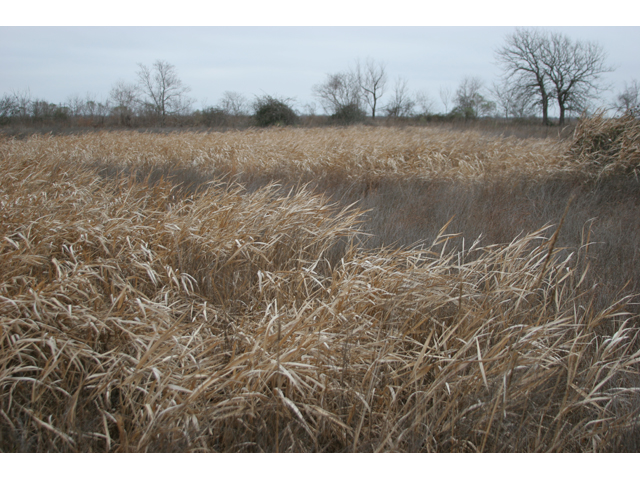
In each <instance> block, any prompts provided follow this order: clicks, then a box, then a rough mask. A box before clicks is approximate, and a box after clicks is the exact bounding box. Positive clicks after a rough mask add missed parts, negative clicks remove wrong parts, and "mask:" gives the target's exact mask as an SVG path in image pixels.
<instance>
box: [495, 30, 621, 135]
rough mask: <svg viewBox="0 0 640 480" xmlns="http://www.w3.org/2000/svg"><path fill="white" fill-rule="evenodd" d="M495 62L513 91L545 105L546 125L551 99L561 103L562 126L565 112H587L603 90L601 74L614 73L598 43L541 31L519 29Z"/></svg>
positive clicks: (498, 52)
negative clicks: (588, 106)
mask: <svg viewBox="0 0 640 480" xmlns="http://www.w3.org/2000/svg"><path fill="white" fill-rule="evenodd" d="M496 59H497V60H498V62H499V63H500V64H501V65H502V68H503V78H504V79H505V80H506V81H508V82H509V83H510V84H511V88H513V89H515V90H516V91H517V92H518V95H519V96H520V97H521V98H522V97H530V98H532V99H535V103H536V104H538V105H540V106H542V122H543V123H544V124H548V123H549V119H548V110H549V100H550V99H555V100H556V101H557V103H558V108H559V110H560V115H559V117H560V118H559V123H560V124H561V125H562V124H563V123H564V119H565V112H566V111H567V110H579V109H584V108H585V107H586V105H587V102H588V100H589V99H591V98H593V97H594V95H595V94H596V93H597V92H599V91H600V90H601V88H602V87H601V84H600V77H601V75H602V74H603V73H606V72H610V71H612V68H611V67H608V66H607V65H605V59H606V55H605V53H604V51H603V49H602V47H600V46H599V45H598V44H596V43H593V42H581V41H577V42H573V41H572V40H571V39H569V38H568V37H567V36H565V35H561V34H558V33H550V32H545V31H539V30H527V29H516V32H515V33H513V34H510V35H508V36H507V37H506V45H505V46H504V47H502V48H500V49H498V50H497V51H496Z"/></svg>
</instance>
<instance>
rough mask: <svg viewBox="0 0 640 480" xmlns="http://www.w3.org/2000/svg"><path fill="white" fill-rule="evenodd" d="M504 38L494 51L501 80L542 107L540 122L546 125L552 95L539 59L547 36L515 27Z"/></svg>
mask: <svg viewBox="0 0 640 480" xmlns="http://www.w3.org/2000/svg"><path fill="white" fill-rule="evenodd" d="M505 40H506V41H505V43H506V45H505V46H504V47H502V48H500V49H498V50H497V51H496V59H497V61H498V62H499V63H500V64H501V65H502V69H503V78H504V80H506V81H507V82H509V84H510V85H511V86H512V88H513V89H514V91H517V92H518V95H519V96H521V97H527V98H531V99H535V102H536V103H537V104H539V105H540V106H541V108H542V123H543V124H544V125H548V124H549V99H550V98H551V97H552V95H551V92H550V90H549V89H550V86H549V79H548V77H547V75H546V71H545V64H544V63H543V62H542V55H543V52H544V44H545V42H546V36H545V35H544V34H542V33H541V32H539V31H538V30H527V29H520V28H518V29H516V31H515V33H512V34H509V35H507V37H506V39H505Z"/></svg>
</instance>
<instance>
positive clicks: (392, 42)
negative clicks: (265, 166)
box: [0, 0, 640, 111]
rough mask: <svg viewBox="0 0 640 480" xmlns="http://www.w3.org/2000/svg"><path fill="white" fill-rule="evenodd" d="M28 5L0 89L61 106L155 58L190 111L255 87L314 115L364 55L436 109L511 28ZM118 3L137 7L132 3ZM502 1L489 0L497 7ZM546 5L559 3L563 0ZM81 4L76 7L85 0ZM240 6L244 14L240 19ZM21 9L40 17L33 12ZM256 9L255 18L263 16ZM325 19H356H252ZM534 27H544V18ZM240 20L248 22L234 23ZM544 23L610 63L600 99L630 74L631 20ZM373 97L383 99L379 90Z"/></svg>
mask: <svg viewBox="0 0 640 480" xmlns="http://www.w3.org/2000/svg"><path fill="white" fill-rule="evenodd" d="M545 1H546V0H545ZM617 1H618V0H614V1H613V3H614V4H615V3H616V2H617ZM37 3H38V2H30V3H29V4H28V6H25V7H17V8H18V10H20V9H21V10H20V11H18V12H12V14H11V15H9V17H8V18H10V19H12V20H15V21H13V22H11V23H9V22H7V23H6V24H5V26H0V59H1V60H2V69H1V70H0V94H4V93H10V92H11V91H14V90H24V89H26V88H29V89H30V92H31V95H32V97H38V98H43V99H46V100H48V101H50V102H54V103H63V102H65V101H66V100H67V98H68V97H69V96H71V95H74V94H79V95H82V96H84V95H85V94H86V93H91V94H93V95H95V96H96V97H97V99H106V98H107V96H108V93H109V90H110V89H111V87H112V86H113V84H114V83H115V82H117V81H118V80H124V81H127V82H133V81H134V80H135V78H136V76H135V73H136V71H137V69H138V66H137V64H138V63H140V62H141V63H144V64H146V65H151V64H152V63H153V62H154V61H155V60H156V59H161V60H166V61H168V62H169V63H171V64H173V65H175V66H176V69H177V72H178V75H179V77H180V78H181V79H182V81H183V82H184V83H185V84H186V85H188V86H189V87H190V88H191V92H190V93H189V95H190V96H191V97H192V98H194V99H195V100H196V102H197V103H196V107H197V108H199V107H201V106H203V105H215V104H216V103H217V102H218V101H219V99H220V97H221V96H222V94H223V92H224V91H226V90H228V91H235V92H239V93H242V94H244V95H245V96H246V97H247V98H249V99H253V98H254V95H260V94H262V93H268V94H271V95H280V96H286V97H295V98H296V100H297V106H298V108H300V109H302V107H303V106H304V104H306V103H310V102H315V103H316V104H317V105H318V110H319V111H320V110H321V109H320V106H319V102H318V101H317V99H314V98H313V96H312V93H311V89H312V86H313V85H314V84H318V83H320V82H322V81H323V80H324V79H325V77H326V74H327V73H335V72H338V71H341V70H345V69H347V68H349V67H350V66H351V65H353V63H354V61H355V60H356V59H357V58H360V59H365V58H366V57H371V58H373V59H375V60H379V61H383V62H385V63H386V66H387V73H388V75H389V77H390V82H389V83H390V85H389V87H391V86H392V84H393V81H394V80H395V79H396V78H397V77H398V76H402V77H405V78H406V79H407V80H408V86H409V88H410V89H411V90H412V91H415V90H423V91H426V92H427V93H428V94H429V95H430V97H431V98H432V99H433V100H434V102H435V105H436V108H437V109H441V108H442V104H441V102H440V98H439V89H440V87H441V86H448V87H450V88H451V90H452V91H455V89H456V87H457V85H458V83H459V82H460V81H461V80H462V78H463V77H464V76H465V75H472V76H478V77H480V78H481V79H482V80H484V82H485V84H486V85H487V86H490V85H491V83H492V82H493V81H495V80H497V78H498V75H499V71H500V70H499V68H498V67H497V66H496V65H495V60H494V51H495V49H496V48H498V47H500V46H501V45H502V44H503V43H504V37H505V35H506V34H508V33H510V32H513V31H514V30H515V27H514V26H462V27H452V26H386V27H378V26H376V27H374V26H363V25H402V23H407V24H414V23H418V24H420V23H424V24H429V23H432V22H431V20H433V18H434V16H432V15H431V13H432V11H431V10H429V9H425V7H421V8H417V9H413V10H411V9H409V7H410V6H411V5H417V4H418V3H416V4H413V3H412V2H407V1H404V0H399V1H398V2H393V4H394V5H397V6H398V7H399V8H397V10H399V11H400V12H397V11H396V12H395V13H393V14H388V15H387V14H386V12H385V11H384V10H381V9H382V8H389V5H390V3H389V2H376V1H375V0H372V1H371V2H369V3H367V5H368V6H370V7H373V9H375V8H377V11H378V14H376V15H377V17H376V16H375V15H374V16H373V17H372V18H371V19H369V20H370V21H367V19H366V18H364V21H362V22H361V21H355V20H358V19H361V16H358V15H359V14H358V13H357V12H358V10H357V9H356V10H353V12H352V11H351V10H350V8H351V6H352V4H354V2H348V1H345V2H334V1H333V0H330V1H328V2H325V3H324V5H325V6H326V8H325V11H323V12H313V11H309V10H304V7H302V10H301V11H300V12H297V11H296V12H297V13H295V14H294V15H289V16H284V17H282V18H280V17H279V16H278V15H277V11H276V12H275V13H274V11H268V10H267V9H266V7H263V5H265V4H269V5H271V6H272V7H273V8H274V9H275V8H276V7H274V6H273V5H274V4H273V2H266V1H265V2H261V3H255V4H254V3H252V2H245V3H243V4H242V6H239V7H234V9H233V11H232V12H231V13H233V14H235V15H236V16H234V15H233V14H230V15H227V16H223V17H222V18H223V19H224V20H225V21H224V22H222V21H220V23H222V24H223V25H222V26H178V27H158V26H133V27H132V26H120V27H114V26H91V27H88V26H57V25H101V24H103V25H126V24H136V23H137V24H139V25H185V24H189V19H191V21H192V22H202V23H206V22H207V20H209V21H211V22H212V23H213V22H215V20H216V19H217V18H218V19H219V17H217V16H216V14H215V11H208V10H207V9H206V8H205V9H202V10H197V6H196V4H195V3H194V2H192V1H191V0H186V1H185V2H180V4H181V5H184V8H183V11H182V12H181V13H176V14H175V15H174V14H173V13H172V12H169V11H165V13H163V15H159V16H157V17H153V16H151V17H149V16H145V13H144V11H141V12H138V10H137V9H136V8H132V9H130V15H126V16H125V15H119V13H118V12H121V11H123V10H118V7H120V6H121V5H120V4H123V2H120V0H117V1H116V2H110V5H114V7H113V9H110V11H109V12H108V13H107V12H96V11H95V10H94V11H92V12H87V13H86V14H81V15H79V16H71V17H69V18H66V16H65V14H64V12H65V11H68V10H65V9H64V8H63V9H62V10H60V9H57V10H47V8H49V7H48V5H50V4H55V5H57V6H60V4H59V3H57V2H50V3H43V4H42V5H44V7H43V8H44V10H38V8H39V6H38V5H37ZM63 3H64V4H75V3H78V2H63ZM424 3H425V2H420V3H419V5H422V4H424ZM479 3H481V2H476V3H474V4H472V5H476V4H479ZM608 3H610V2H608ZM126 4H127V5H138V2H126ZM282 4H286V5H297V7H292V8H298V9H299V10H300V9H301V7H300V5H302V3H301V2H297V3H294V2H275V5H282ZM341 4H342V5H343V7H344V6H348V8H346V7H345V8H343V10H344V11H345V15H344V16H343V17H341V18H340V19H337V18H335V17H336V15H335V14H334V13H333V12H336V11H341V10H340V8H341V7H340V6H341ZM355 4H357V2H356V3H355ZM355 4H354V5H355ZM482 4H483V5H484V6H485V8H487V7H491V6H492V5H494V3H491V2H489V3H488V4H487V3H486V2H483V3H482ZM500 4H501V2H495V5H496V6H498V7H499V6H500ZM550 4H552V5H556V6H557V5H560V4H562V2H550ZM80 5H86V2H85V3H81V4H80ZM155 5H156V6H157V7H158V10H162V8H163V7H164V5H175V2H173V3H171V4H169V3H168V2H167V3H166V4H164V3H163V2H161V1H158V2H156V3H155ZM256 5H257V7H256ZM286 5H285V6H286ZM360 5H361V6H362V5H363V4H362V3H360ZM456 5H457V7H455V8H458V7H459V9H461V10H464V11H465V14H464V15H461V16H457V14H456V11H455V8H454V7H449V11H448V12H439V11H438V12H436V14H437V15H439V14H440V13H442V15H441V16H439V17H438V16H437V15H436V17H437V18H438V19H439V20H443V21H441V22H440V21H438V22H433V23H434V24H435V25H438V24H441V25H448V24H452V22H451V21H448V19H458V20H461V21H460V23H459V24H467V25H474V24H476V25H483V23H484V22H485V21H486V20H487V17H486V15H487V12H486V11H485V12H484V17H483V16H482V15H479V16H477V17H476V19H477V22H474V21H473V18H474V17H473V13H474V10H473V8H470V9H465V8H464V6H465V2H462V3H461V4H459V3H458V4H456ZM190 6H192V7H193V8H191V9H190V8H189V7H190ZM543 6H544V2H543ZM73 7H74V5H70V6H69V8H73ZM254 7H255V8H254ZM400 7H405V8H400ZM612 7H613V8H611V9H610V10H614V11H615V5H612ZM11 8H14V9H15V8H16V7H11ZM85 8H86V7H85ZM94 8H95V7H94ZM123 8H124V7H123ZM243 8H244V9H245V10H246V11H250V12H251V13H250V14H249V13H247V14H246V15H245V14H243V11H244V10H243ZM332 8H335V9H337V10H332ZM452 8H453V10H452ZM511 8H513V7H511ZM549 8H551V7H549ZM633 9H635V11H633ZM633 9H632V11H630V12H629V15H628V16H624V18H622V19H620V18H618V19H617V20H615V17H614V18H613V20H614V21H620V20H622V22H621V23H626V24H630V25H633V24H634V23H635V24H636V25H640V17H638V15H637V11H638V8H637V7H633ZM30 10H31V11H35V10H37V11H38V12H39V13H38V14H37V15H36V16H33V15H32V14H31V13H29V11H30ZM359 11H362V10H359ZM354 12H355V13H354ZM380 12H382V13H380ZM261 13H263V14H264V15H263V16H262V17H261V16H260V14H261ZM350 13H351V15H353V16H352V17H350V16H349V14H350ZM447 13H448V14H449V15H450V16H449V17H448V16H447V15H446V14H447ZM48 15H49V16H48ZM198 15H200V16H201V17H202V18H199V17H198ZM518 15H519V16H518ZM592 15H593V18H589V17H588V16H587V17H582V21H584V24H594V25H599V24H600V25H611V20H612V18H610V16H609V17H608V16H607V14H605V15H603V16H602V15H600V14H597V13H596V14H592ZM331 18H334V20H338V21H334V22H333V24H334V25H336V24H338V25H339V24H341V23H346V24H351V25H360V26H332V27H326V26H302V27H301V26H277V27H276V26H260V25H273V24H280V25H314V24H315V25H318V24H320V25H322V24H325V25H331V24H332V22H329V21H328V20H330V19H331ZM518 18H520V19H521V20H520V21H518V20H517V19H518ZM568 18H571V19H572V20H574V21H572V22H568V21H567V22H564V23H566V24H574V25H575V24H580V21H581V18H574V17H568ZM350 19H351V21H350ZM403 19H404V22H403V21H402V20H403ZM491 19H492V20H495V19H494V18H493V17H491ZM537 19H538V17H536V16H535V14H532V15H526V14H522V13H519V14H516V15H515V16H511V17H508V16H507V17H505V18H501V19H500V21H496V22H492V23H495V24H501V25H525V26H531V25H536V23H535V21H536V20H537ZM598 19H599V20H600V21H598ZM345 20H346V22H345ZM385 20H386V21H385ZM540 20H543V19H540ZM532 22H533V23H532ZM540 23H541V24H543V25H544V22H542V21H541V22H540ZM238 24H245V25H254V26H245V27H240V26H233V25H238ZM453 24H455V22H453ZM25 25H39V26H25ZM46 25H56V26H46ZM544 28H545V29H547V30H551V31H559V32H562V33H564V34H566V35H568V36H570V37H571V38H572V39H574V40H578V39H581V40H591V41H596V42H598V43H600V44H601V45H602V46H603V47H604V49H605V51H606V52H607V53H608V62H609V64H611V65H613V66H615V67H616V71H615V72H614V73H610V74H607V75H605V76H604V79H605V80H606V82H608V83H610V84H611V85H612V92H611V93H609V94H608V95H607V98H608V99H610V98H612V97H613V95H614V94H615V93H617V92H619V91H620V90H621V89H622V88H623V87H624V82H625V81H626V82H629V81H630V80H631V79H633V78H635V79H637V80H640V55H638V45H640V27H639V26H603V27H584V26H577V27H576V26H572V27H553V26H551V27H544ZM389 87H388V90H390V88H389ZM389 96H390V92H387V93H386V97H387V99H388V97H389ZM382 101H383V103H384V101H385V97H383V98H382Z"/></svg>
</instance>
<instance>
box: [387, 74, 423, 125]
mask: <svg viewBox="0 0 640 480" xmlns="http://www.w3.org/2000/svg"><path fill="white" fill-rule="evenodd" d="M408 83H409V82H408V81H407V79H406V78H402V77H398V79H397V80H396V83H395V85H394V88H393V97H392V98H391V100H390V101H389V103H388V104H387V105H386V106H385V111H386V112H387V116H389V117H406V116H409V115H411V113H412V112H413V109H414V107H415V105H416V104H415V101H414V100H413V98H411V95H410V94H409V89H408V88H407V84H408Z"/></svg>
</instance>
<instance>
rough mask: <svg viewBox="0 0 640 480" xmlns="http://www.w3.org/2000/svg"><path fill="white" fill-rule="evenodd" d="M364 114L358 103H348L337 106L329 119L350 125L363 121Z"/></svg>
mask: <svg viewBox="0 0 640 480" xmlns="http://www.w3.org/2000/svg"><path fill="white" fill-rule="evenodd" d="M366 116H367V114H366V113H365V111H364V110H362V109H361V108H360V106H359V105H356V104H349V105H345V106H343V107H339V108H338V109H337V110H336V113H334V114H333V115H331V121H332V123H336V124H338V125H351V124H353V123H359V122H364V119H365V118H366Z"/></svg>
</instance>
